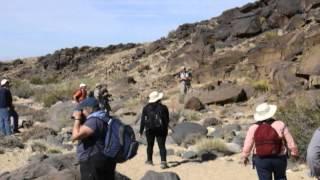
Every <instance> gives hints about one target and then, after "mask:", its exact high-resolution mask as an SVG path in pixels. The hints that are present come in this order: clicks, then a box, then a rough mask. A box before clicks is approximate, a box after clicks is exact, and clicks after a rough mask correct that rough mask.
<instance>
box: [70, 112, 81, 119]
mask: <svg viewBox="0 0 320 180" xmlns="http://www.w3.org/2000/svg"><path fill="white" fill-rule="evenodd" d="M81 116H82V112H81V111H74V112H73V114H72V117H74V119H75V120H79V119H81Z"/></svg>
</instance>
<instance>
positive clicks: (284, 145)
mask: <svg viewBox="0 0 320 180" xmlns="http://www.w3.org/2000/svg"><path fill="white" fill-rule="evenodd" d="M276 111H277V106H276V105H270V104H268V103H263V104H260V105H258V106H257V108H256V112H255V114H254V120H255V121H256V123H254V124H253V125H251V126H250V127H249V130H248V132H247V136H246V138H245V142H244V147H243V150H242V158H241V161H242V163H243V164H244V165H247V164H248V163H249V159H248V157H249V155H250V153H251V152H252V153H253V158H252V165H253V167H255V168H256V170H257V174H258V177H259V180H272V176H274V179H275V180H286V179H287V178H286V168H287V158H288V153H289V150H290V153H291V156H293V157H295V158H297V157H298V148H297V146H296V144H295V142H294V139H293V137H292V136H291V134H290V132H289V129H288V127H287V126H286V125H285V123H284V122H282V121H279V120H275V119H274V118H273V117H274V115H275V113H276Z"/></svg>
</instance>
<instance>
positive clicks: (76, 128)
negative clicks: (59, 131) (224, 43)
mask: <svg viewBox="0 0 320 180" xmlns="http://www.w3.org/2000/svg"><path fill="white" fill-rule="evenodd" d="M73 117H74V118H75V121H74V125H73V129H72V136H71V140H72V141H76V140H81V139H84V138H86V137H89V136H90V135H92V134H93V132H94V131H93V130H92V129H91V128H90V127H88V126H86V125H81V122H80V119H81V112H78V111H77V112H74V113H73Z"/></svg>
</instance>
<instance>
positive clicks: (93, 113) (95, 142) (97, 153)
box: [72, 98, 116, 180]
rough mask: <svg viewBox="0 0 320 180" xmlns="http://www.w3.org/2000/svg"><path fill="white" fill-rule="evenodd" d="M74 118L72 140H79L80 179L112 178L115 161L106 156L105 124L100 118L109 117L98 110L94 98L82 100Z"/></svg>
mask: <svg viewBox="0 0 320 180" xmlns="http://www.w3.org/2000/svg"><path fill="white" fill-rule="evenodd" d="M73 118H74V120H75V122H74V126H73V130H72V141H75V140H79V144H78V146H77V156H78V159H79V161H80V172H81V179H82V180H105V179H110V180H113V179H114V176H115V168H116V162H115V160H114V159H112V158H109V157H106V156H105V155H104V154H103V152H102V150H103V149H104V147H105V136H106V132H107V126H106V125H105V122H104V121H102V120H101V119H103V118H109V115H108V114H107V112H105V111H102V110H100V108H99V102H98V101H97V100H96V99H95V98H87V99H85V100H83V101H82V102H81V103H80V104H79V105H78V107H77V108H76V111H75V112H74V113H73Z"/></svg>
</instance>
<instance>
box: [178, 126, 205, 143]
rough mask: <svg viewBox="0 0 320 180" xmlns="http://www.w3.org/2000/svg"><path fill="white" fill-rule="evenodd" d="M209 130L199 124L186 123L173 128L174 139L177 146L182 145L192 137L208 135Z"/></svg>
mask: <svg viewBox="0 0 320 180" xmlns="http://www.w3.org/2000/svg"><path fill="white" fill-rule="evenodd" d="M206 134H207V129H206V128H205V127H203V126H201V125H199V124H196V123H191V122H184V123H181V124H178V125H177V126H175V127H174V128H173V134H172V138H173V139H174V141H175V142H176V143H177V144H181V143H183V142H184V140H185V139H186V138H187V136H190V135H204V136H205V135H206Z"/></svg>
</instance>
